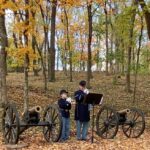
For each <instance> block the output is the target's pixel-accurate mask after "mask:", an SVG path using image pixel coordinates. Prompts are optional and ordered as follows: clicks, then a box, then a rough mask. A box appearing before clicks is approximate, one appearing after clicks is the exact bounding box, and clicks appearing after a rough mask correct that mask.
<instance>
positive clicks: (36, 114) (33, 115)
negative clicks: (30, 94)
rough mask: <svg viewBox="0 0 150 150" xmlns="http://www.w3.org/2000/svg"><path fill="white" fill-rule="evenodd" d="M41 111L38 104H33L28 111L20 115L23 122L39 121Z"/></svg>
mask: <svg viewBox="0 0 150 150" xmlns="http://www.w3.org/2000/svg"><path fill="white" fill-rule="evenodd" d="M41 111H42V108H41V107H40V106H35V107H33V108H30V109H29V110H28V111H26V112H24V113H23V117H22V118H23V122H26V123H28V124H30V123H31V124H32V123H35V124H37V123H39V121H40V112H41Z"/></svg>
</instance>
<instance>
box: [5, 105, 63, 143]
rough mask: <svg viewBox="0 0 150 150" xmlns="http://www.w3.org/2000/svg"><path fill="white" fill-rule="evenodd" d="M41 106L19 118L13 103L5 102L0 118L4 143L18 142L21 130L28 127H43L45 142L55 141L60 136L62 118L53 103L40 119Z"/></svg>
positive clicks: (31, 109)
mask: <svg viewBox="0 0 150 150" xmlns="http://www.w3.org/2000/svg"><path fill="white" fill-rule="evenodd" d="M41 110H42V109H41V107H40V106H35V107H33V108H30V109H29V110H27V111H26V112H24V113H23V114H22V117H21V119H20V118H19V115H18V111H17V109H16V106H15V104H10V103H9V104H7V105H6V106H5V109H4V113H3V118H2V129H3V137H4V140H5V143H9V144H16V143H18V140H19V136H20V134H21V133H22V132H24V131H25V130H27V129H28V128H30V127H37V126H41V127H43V135H44V138H45V140H46V141H47V142H51V141H52V142H57V141H59V138H60V136H61V130H62V118H61V116H60V113H59V110H58V108H57V106H55V105H49V106H47V108H46V109H45V111H44V115H43V118H42V119H41V116H40V113H41Z"/></svg>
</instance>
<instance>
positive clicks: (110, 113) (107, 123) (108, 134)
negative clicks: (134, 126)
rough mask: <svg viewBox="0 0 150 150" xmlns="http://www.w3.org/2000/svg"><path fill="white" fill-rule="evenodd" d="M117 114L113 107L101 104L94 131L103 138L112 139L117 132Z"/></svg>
mask: <svg viewBox="0 0 150 150" xmlns="http://www.w3.org/2000/svg"><path fill="white" fill-rule="evenodd" d="M118 126H119V124H118V116H117V113H116V111H115V110H114V109H112V108H111V107H108V106H103V107H102V108H101V109H100V110H99V112H98V114H97V117H96V133H97V134H98V135H99V136H101V137H102V138H103V139H112V138H114V137H115V136H116V134H117V132H118Z"/></svg>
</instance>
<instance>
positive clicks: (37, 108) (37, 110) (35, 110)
mask: <svg viewBox="0 0 150 150" xmlns="http://www.w3.org/2000/svg"><path fill="white" fill-rule="evenodd" d="M28 111H29V112H31V113H32V112H37V113H40V112H41V111H42V108H41V106H34V107H32V108H30V109H29V110H28Z"/></svg>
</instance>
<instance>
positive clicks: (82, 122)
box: [75, 80, 90, 140]
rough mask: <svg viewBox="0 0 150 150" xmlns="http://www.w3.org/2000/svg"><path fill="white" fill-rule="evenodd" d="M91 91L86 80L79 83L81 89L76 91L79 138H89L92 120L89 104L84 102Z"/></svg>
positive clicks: (76, 118)
mask: <svg viewBox="0 0 150 150" xmlns="http://www.w3.org/2000/svg"><path fill="white" fill-rule="evenodd" d="M88 93H89V91H88V89H86V81H84V80H82V81H80V83H79V90H78V91H76V92H75V100H76V106H75V120H76V126H77V140H87V133H88V127H89V121H90V111H89V105H88V104H84V103H83V101H84V97H85V96H86V95H87V94H88Z"/></svg>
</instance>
